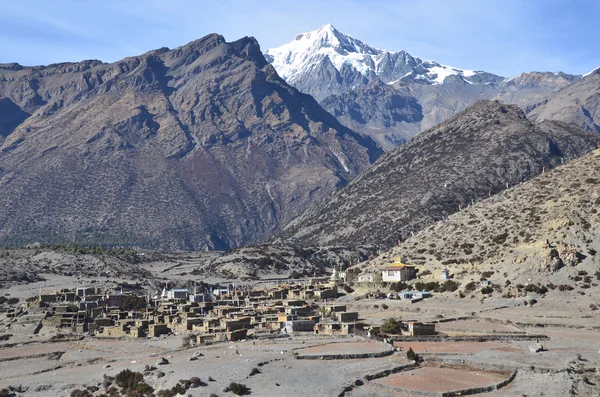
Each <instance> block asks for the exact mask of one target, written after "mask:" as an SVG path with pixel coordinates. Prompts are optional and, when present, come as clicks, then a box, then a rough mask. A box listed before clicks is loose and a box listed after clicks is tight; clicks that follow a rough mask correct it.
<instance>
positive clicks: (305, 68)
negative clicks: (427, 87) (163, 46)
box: [265, 24, 502, 99]
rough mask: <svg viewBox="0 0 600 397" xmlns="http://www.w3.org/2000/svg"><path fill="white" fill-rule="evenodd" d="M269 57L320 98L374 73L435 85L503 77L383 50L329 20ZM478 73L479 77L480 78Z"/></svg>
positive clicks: (289, 77) (292, 81) (286, 76)
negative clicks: (322, 92) (346, 31)
mask: <svg viewBox="0 0 600 397" xmlns="http://www.w3.org/2000/svg"><path fill="white" fill-rule="evenodd" d="M265 57H266V58H267V60H268V61H269V62H271V63H272V65H273V67H275V69H276V70H277V73H279V75H280V76H281V77H282V78H283V79H285V80H286V81H288V83H290V84H292V85H295V86H296V88H298V89H300V90H301V91H304V92H306V93H310V94H312V95H314V96H315V97H316V98H317V99H320V98H319V97H322V95H321V94H320V92H319V91H327V92H329V93H331V92H332V91H345V90H347V89H352V88H356V87H357V86H362V85H365V84H366V83H367V82H368V81H369V80H370V79H372V78H373V77H374V76H377V77H378V78H379V79H380V80H381V81H383V82H384V83H396V82H399V81H413V82H417V83H422V84H434V85H435V84H443V83H444V81H445V80H446V78H447V77H449V76H453V75H456V76H457V77H458V78H455V79H452V81H454V82H456V81H458V82H460V81H462V82H464V83H469V84H474V83H476V84H485V83H488V82H493V83H497V82H500V81H501V80H502V78H499V77H498V76H495V75H492V74H489V73H485V72H479V71H472V70H464V69H459V68H455V67H451V66H446V65H442V64H440V63H437V62H433V61H423V60H421V59H419V58H415V57H413V56H411V55H410V54H408V53H407V52H405V51H398V52H393V51H385V50H380V49H377V48H375V47H372V46H369V45H367V44H365V43H364V42H362V41H360V40H357V39H355V38H353V37H351V36H348V35H346V34H344V33H342V32H340V31H339V30H337V29H336V28H334V27H333V26H332V25H331V24H327V25H324V26H321V27H320V28H319V29H318V30H314V31H312V32H307V33H302V34H299V35H298V36H296V38H295V39H294V40H293V41H292V42H290V43H288V44H284V45H282V46H280V47H277V48H271V49H269V50H268V51H267V52H266V54H265ZM478 74H481V75H480V76H476V75H478ZM324 79H325V80H330V81H324ZM482 80H483V81H482ZM323 84H325V85H326V86H327V89H326V90H325V86H324V85H323ZM332 85H333V86H335V85H339V86H340V87H339V90H338V89H333V90H332V89H331V88H332ZM315 87H317V88H315Z"/></svg>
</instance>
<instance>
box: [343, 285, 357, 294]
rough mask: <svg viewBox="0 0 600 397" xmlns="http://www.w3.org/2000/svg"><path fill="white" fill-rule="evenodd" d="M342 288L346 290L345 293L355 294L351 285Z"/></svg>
mask: <svg viewBox="0 0 600 397" xmlns="http://www.w3.org/2000/svg"><path fill="white" fill-rule="evenodd" d="M342 288H344V291H345V292H346V293H347V294H351V293H353V292H354V290H353V289H352V287H350V286H349V285H347V284H344V286H343V287H342Z"/></svg>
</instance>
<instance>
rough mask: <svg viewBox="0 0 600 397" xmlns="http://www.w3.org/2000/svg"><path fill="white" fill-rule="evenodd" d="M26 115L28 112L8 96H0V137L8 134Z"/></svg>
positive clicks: (27, 115)
mask: <svg viewBox="0 0 600 397" xmlns="http://www.w3.org/2000/svg"><path fill="white" fill-rule="evenodd" d="M27 117H29V114H28V113H27V112H25V111H23V109H21V108H20V107H19V106H17V105H16V104H15V103H14V102H13V101H11V100H10V99H9V98H0V137H6V136H8V135H10V133H11V132H13V131H14V130H15V128H17V127H18V125H19V124H21V123H22V122H23V121H25V119H26V118H27ZM0 139H2V138H0ZM0 142H1V141H0Z"/></svg>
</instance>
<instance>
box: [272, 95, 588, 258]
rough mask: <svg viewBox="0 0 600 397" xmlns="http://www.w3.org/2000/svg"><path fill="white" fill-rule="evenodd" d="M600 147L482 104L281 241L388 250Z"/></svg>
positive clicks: (405, 149)
mask: <svg viewBox="0 0 600 397" xmlns="http://www.w3.org/2000/svg"><path fill="white" fill-rule="evenodd" d="M596 140H597V136H596V135H595V134H594V133H590V132H586V131H583V130H581V129H579V128H578V127H576V126H573V125H567V124H565V123H561V122H543V123H535V122H532V121H530V120H528V119H527V118H526V117H525V114H524V113H523V111H521V110H520V109H519V108H518V107H517V106H514V105H503V104H501V103H499V102H496V101H480V102H477V103H476V104H475V105H473V106H472V107H470V108H469V109H467V110H465V111H463V112H461V113H459V114H457V115H456V116H454V117H452V118H451V119H449V120H448V121H446V122H444V123H442V124H440V125H439V126H437V127H435V128H432V129H430V130H428V131H425V132H422V133H421V134H419V135H417V136H416V137H415V138H413V139H411V140H410V141H409V142H408V143H406V144H404V145H402V146H400V147H398V148H396V149H394V150H393V151H391V152H388V153H386V154H385V155H384V156H382V157H381V158H380V159H379V160H378V161H377V162H376V163H375V164H373V165H372V166H371V167H370V168H369V169H367V170H366V171H365V172H364V173H362V174H361V175H360V176H359V177H358V178H357V179H355V180H354V181H352V183H350V184H349V185H348V186H347V187H345V188H344V189H342V190H340V191H339V192H336V193H335V194H334V195H332V196H331V197H330V198H328V199H326V200H324V201H322V202H320V203H317V204H316V205H314V206H312V207H311V208H309V209H308V210H307V211H306V212H305V213H303V214H302V215H301V216H300V217H298V218H297V219H295V220H293V221H292V222H290V223H289V224H288V225H287V226H286V227H285V228H284V232H283V234H282V236H281V239H282V240H285V241H288V242H292V243H295V244H299V243H300V244H304V245H305V246H317V245H341V246H347V247H348V246H350V247H354V246H359V245H369V244H378V245H379V246H380V247H381V248H388V247H391V246H393V245H395V244H397V242H398V240H399V239H401V240H404V239H406V238H407V237H408V236H410V235H411V234H412V232H416V231H417V230H420V229H423V228H424V227H426V226H428V225H430V224H432V223H433V222H436V221H439V220H441V219H442V218H443V217H445V216H448V214H451V213H453V212H456V211H458V210H459V208H460V207H467V206H468V205H470V204H471V203H475V202H477V201H479V200H481V199H482V198H486V197H488V195H491V194H494V193H497V192H499V191H500V190H502V189H505V188H506V187H507V185H508V186H513V185H515V184H518V183H520V182H522V181H523V180H525V179H528V178H531V177H532V176H534V175H537V174H539V173H541V172H542V171H543V170H544V169H546V170H549V169H550V168H552V167H554V166H555V165H558V164H561V163H562V161H563V160H564V161H566V160H568V159H571V158H574V157H577V156H579V155H581V154H583V153H585V152H587V151H590V150H592V149H593V147H594V146H595V142H596Z"/></svg>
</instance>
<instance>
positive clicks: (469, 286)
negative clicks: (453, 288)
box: [465, 281, 477, 292]
mask: <svg viewBox="0 0 600 397" xmlns="http://www.w3.org/2000/svg"><path fill="white" fill-rule="evenodd" d="M476 289H477V284H475V281H471V282H469V283H467V285H465V292H473V291H475V290H476Z"/></svg>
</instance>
